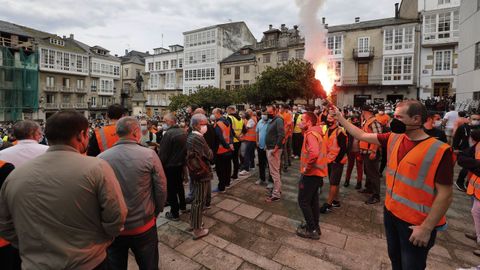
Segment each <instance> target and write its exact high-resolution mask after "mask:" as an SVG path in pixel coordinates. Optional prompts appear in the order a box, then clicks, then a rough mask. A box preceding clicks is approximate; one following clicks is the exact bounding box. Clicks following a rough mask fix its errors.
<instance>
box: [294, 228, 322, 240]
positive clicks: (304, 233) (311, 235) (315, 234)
mask: <svg viewBox="0 0 480 270" xmlns="http://www.w3.org/2000/svg"><path fill="white" fill-rule="evenodd" d="M295 233H296V234H297V235H298V236H300V237H302V238H308V239H313V240H318V239H320V235H321V232H320V231H318V230H313V231H309V230H307V228H306V227H298V228H297V230H296V232H295Z"/></svg>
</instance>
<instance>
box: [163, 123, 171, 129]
mask: <svg viewBox="0 0 480 270" xmlns="http://www.w3.org/2000/svg"><path fill="white" fill-rule="evenodd" d="M169 127H170V126H169V125H167V124H163V125H162V129H163V130H167V129H168V128H169Z"/></svg>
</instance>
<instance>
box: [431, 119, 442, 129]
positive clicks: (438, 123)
mask: <svg viewBox="0 0 480 270" xmlns="http://www.w3.org/2000/svg"><path fill="white" fill-rule="evenodd" d="M441 125H442V121H441V120H437V121H435V122H434V123H433V126H434V127H440V126H441Z"/></svg>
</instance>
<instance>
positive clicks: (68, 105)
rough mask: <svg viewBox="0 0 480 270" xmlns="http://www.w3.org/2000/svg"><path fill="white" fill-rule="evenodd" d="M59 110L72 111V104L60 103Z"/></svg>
mask: <svg viewBox="0 0 480 270" xmlns="http://www.w3.org/2000/svg"><path fill="white" fill-rule="evenodd" d="M60 108H62V109H72V108H73V104H72V103H62V104H60Z"/></svg>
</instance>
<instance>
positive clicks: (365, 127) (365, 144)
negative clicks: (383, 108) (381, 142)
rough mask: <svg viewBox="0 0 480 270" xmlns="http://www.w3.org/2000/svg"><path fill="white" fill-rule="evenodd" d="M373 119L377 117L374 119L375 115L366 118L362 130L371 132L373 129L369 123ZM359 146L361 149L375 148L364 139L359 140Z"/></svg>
mask: <svg viewBox="0 0 480 270" xmlns="http://www.w3.org/2000/svg"><path fill="white" fill-rule="evenodd" d="M375 121H377V119H375V117H371V118H370V119H368V120H367V121H366V122H365V124H364V125H363V127H362V129H363V131H365V132H366V133H373V129H372V128H371V125H372V123H373V122H375ZM359 147H360V149H362V150H373V151H376V149H377V146H376V145H374V144H370V143H368V142H365V141H360V142H359Z"/></svg>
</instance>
